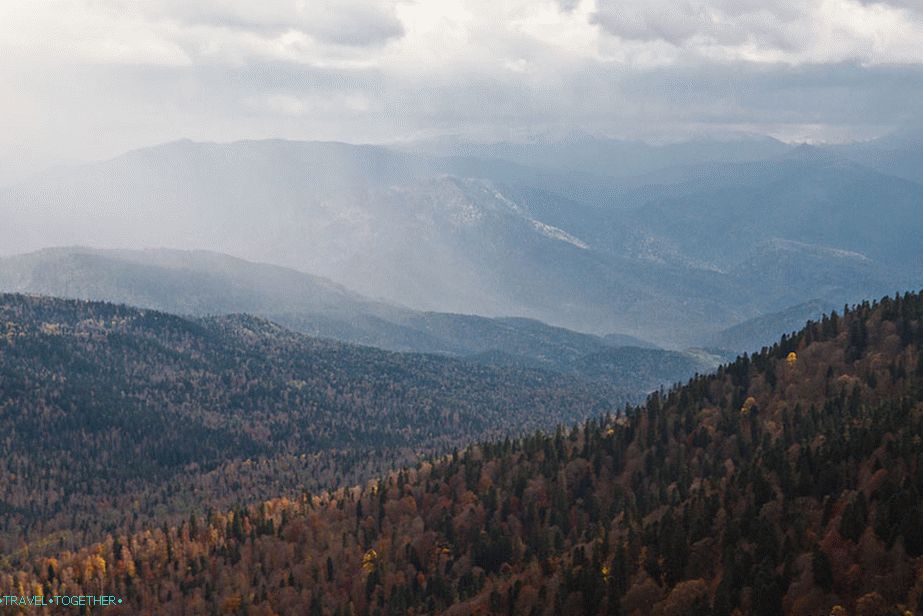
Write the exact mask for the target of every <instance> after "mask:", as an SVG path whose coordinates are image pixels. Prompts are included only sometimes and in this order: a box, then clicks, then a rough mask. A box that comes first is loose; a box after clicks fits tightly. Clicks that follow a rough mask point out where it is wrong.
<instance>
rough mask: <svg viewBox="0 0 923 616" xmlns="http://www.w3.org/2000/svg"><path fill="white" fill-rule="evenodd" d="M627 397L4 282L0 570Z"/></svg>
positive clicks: (245, 322) (243, 321) (253, 323)
mask: <svg viewBox="0 0 923 616" xmlns="http://www.w3.org/2000/svg"><path fill="white" fill-rule="evenodd" d="M620 396H621V394H619V393H618V392H615V391H613V390H611V389H607V388H606V387H604V386H601V385H600V384H596V385H594V386H593V387H592V388H591V387H590V386H589V385H585V384H583V383H581V382H579V381H576V380H574V379H570V378H568V377H564V376H561V375H555V374H551V373H547V372H542V371H534V370H533V371H528V370H520V369H513V368H499V367H498V368H493V367H486V366H482V365H477V364H469V363H465V362H461V361H456V360H451V359H447V358H444V357H437V356H431V355H419V354H399V353H390V352H385V351H379V350H376V349H371V348H367V347H359V346H351V345H346V344H341V343H336V342H331V341H325V340H319V339H314V338H309V337H306V336H304V335H300V334H295V333H292V332H290V331H288V330H285V329H283V328H281V327H278V326H276V325H274V324H272V323H270V322H268V321H264V320H260V319H257V318H253V317H248V316H231V317H215V318H207V319H198V320H191V319H185V318H180V317H176V316H172V315H169V314H164V313H161V312H155V311H150V310H137V309H133V308H127V307H124V306H117V305H112V304H105V303H95V302H83V301H65V300H58V299H50V298H43V297H31V296H23V295H3V296H0V553H2V554H3V555H4V558H3V561H2V562H0V566H10V565H15V564H16V563H17V562H18V561H19V560H20V559H22V558H24V557H25V556H27V555H29V554H30V553H31V554H34V553H51V551H57V550H60V549H64V548H68V549H69V548H71V547H78V546H81V545H86V544H87V543H90V542H91V541H96V540H98V539H100V538H101V537H103V536H104V534H105V533H106V532H112V531H115V530H117V529H126V530H129V531H130V530H131V529H133V528H141V525H142V523H146V522H150V521H152V520H156V521H157V522H158V523H159V522H163V521H167V522H171V523H172V522H173V521H176V520H178V519H179V518H177V517H175V515H181V516H182V517H187V516H188V515H189V514H190V513H192V512H195V511H198V512H199V513H200V515H201V513H202V512H204V507H205V504H207V505H210V506H212V507H215V508H217V509H224V508H229V507H231V506H233V505H235V504H236V503H239V502H246V503H253V502H259V501H262V500H265V499H268V498H273V497H280V496H289V497H297V496H298V495H300V494H302V493H303V492H304V491H306V490H307V491H312V492H315V491H320V490H322V489H327V488H335V487H337V486H338V485H353V484H355V483H358V482H361V481H365V480H367V479H368V478H370V477H373V476H377V475H380V474H381V473H384V472H387V471H389V470H390V469H392V468H398V467H400V466H403V465H407V464H412V463H415V462H416V461H417V460H418V459H419V458H420V456H424V455H429V456H432V455H441V454H443V453H447V452H450V451H451V450H452V449H453V448H455V447H461V446H464V445H466V444H469V443H471V442H472V441H474V440H476V439H482V438H489V437H494V438H502V437H503V436H505V435H506V434H508V433H511V432H518V431H520V430H523V429H528V430H533V429H538V428H541V427H553V426H554V425H555V424H556V423H558V422H560V421H565V420H567V421H571V420H573V419H575V418H585V417H588V416H591V415H594V414H600V413H602V412H604V411H606V410H607V409H610V408H611V407H610V405H611V404H613V403H614V402H617V401H618V400H620Z"/></svg>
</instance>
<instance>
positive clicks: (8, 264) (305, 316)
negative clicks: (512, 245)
mask: <svg viewBox="0 0 923 616" xmlns="http://www.w3.org/2000/svg"><path fill="white" fill-rule="evenodd" d="M0 291H7V292H14V293H33V294H42V295H51V296H57V297H69V298H77V299H83V300H98V301H108V302H115V303H120V304H126V305H130V306H138V307H142V308H151V309H156V310H163V311H167V312H172V313H178V314H185V315H191V316H199V317H201V316H208V315H226V314H237V313H248V314H252V315H258V316H261V317H264V318H266V319H269V320H271V321H273V322H275V323H278V324H281V325H283V326H285V327H288V328H290V329H292V330H295V331H298V332H302V333H306V334H309V335H311V336H317V337H322V338H330V339H334V340H339V341H342V342H350V343H355V344H362V345H366V346H373V347H378V348H382V349H386V350H390V351H404V352H408V351H409V352H420V353H435V354H441V355H449V356H453V357H458V358H464V359H467V360H470V361H474V362H477V363H481V364H494V365H506V366H519V367H527V368H532V369H542V370H550V371H554V372H558V373H566V374H570V375H573V376H579V377H582V378H585V379H590V380H603V381H605V382H607V383H609V384H610V385H613V386H616V387H619V388H622V389H624V390H626V391H634V392H635V393H636V394H637V395H639V396H642V395H644V394H646V393H647V392H648V391H651V390H652V389H656V388H658V387H660V386H661V385H669V384H671V383H674V382H677V381H681V380H685V379H687V378H689V377H690V376H692V375H693V374H694V373H696V372H705V371H708V370H710V369H712V368H714V367H715V366H716V365H717V363H718V361H719V359H718V358H715V357H711V356H709V355H707V354H702V353H700V352H696V353H693V352H677V351H668V350H662V349H659V348H656V347H655V346H654V345H651V344H650V343H647V342H645V341H643V340H639V339H636V338H633V337H631V336H625V335H618V334H609V335H608V336H605V337H600V336H595V335H592V334H585V333H580V332H575V331H571V330H567V329H564V328H560V327H552V326H549V325H546V324H544V323H542V322H540V321H536V320H534V319H525V318H513V317H506V318H499V317H496V318H486V317H480V316H475V315H462V314H451V313H437V312H422V311H416V310H411V309H409V308H405V307H401V306H396V305H393V304H387V303H384V302H381V301H374V300H371V299H369V298H366V297H364V296H361V295H359V294H358V293H355V292H352V291H349V290H348V289H346V288H344V287H342V286H340V285H337V284H335V283H333V282H331V281H329V280H326V279H323V278H320V277H317V276H312V275H309V274H304V273H302V272H298V271H295V270H292V269H288V268H284V267H280V266H274V265H267V264H260V263H252V262H248V261H244V260H242V259H237V258H234V257H230V256H227V255H222V254H218V253H210V252H205V251H177V250H166V249H157V250H154V249H152V250H97V249H88V248H59V249H47V250H43V251H39V252H36V253H31V254H26V255H20V256H15V257H8V258H0ZM619 347H637V348H636V349H634V350H629V349H624V348H619ZM636 356H637V357H638V358H640V357H641V356H643V357H646V358H647V360H646V361H634V360H635V358H636Z"/></svg>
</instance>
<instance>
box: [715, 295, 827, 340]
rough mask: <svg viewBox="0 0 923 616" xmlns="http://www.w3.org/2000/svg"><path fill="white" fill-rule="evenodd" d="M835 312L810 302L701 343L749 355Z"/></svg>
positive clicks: (753, 320)
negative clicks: (784, 335)
mask: <svg viewBox="0 0 923 616" xmlns="http://www.w3.org/2000/svg"><path fill="white" fill-rule="evenodd" d="M835 309H836V308H835V307H834V306H831V305H830V304H826V303H824V302H822V301H820V300H812V301H809V302H805V303H803V304H798V305H797V306H791V307H789V308H786V309H785V310H782V311H780V312H773V313H770V314H764V315H760V316H758V317H755V318H752V319H748V320H747V321H744V322H743V323H738V324H737V325H734V326H731V327H729V328H727V329H725V330H722V331H720V332H718V333H716V334H713V335H712V336H709V337H708V338H707V339H705V340H704V341H703V344H704V345H705V346H709V347H717V348H719V349H727V350H729V351H734V352H737V353H753V352H755V351H759V350H760V349H761V348H763V347H764V346H767V345H770V344H772V343H773V341H774V340H776V339H778V337H779V334H780V333H788V332H794V331H797V330H798V329H800V328H801V326H802V325H804V323H806V322H808V321H817V320H819V319H820V318H821V316H823V315H824V314H829V313H830V312H832V311H833V310H835Z"/></svg>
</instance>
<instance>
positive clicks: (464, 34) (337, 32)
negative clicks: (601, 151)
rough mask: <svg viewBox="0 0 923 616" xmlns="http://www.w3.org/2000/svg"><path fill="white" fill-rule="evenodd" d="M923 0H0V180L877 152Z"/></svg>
mask: <svg viewBox="0 0 923 616" xmlns="http://www.w3.org/2000/svg"><path fill="white" fill-rule="evenodd" d="M921 7H923V0H881V1H872V0H595V1H594V0H548V1H543V0H522V1H519V0H407V1H403V0H397V1H395V0H369V1H360V0H258V1H257V0H30V1H16V0H0V92H2V94H0V114H2V117H3V119H4V121H3V124H2V126H3V132H2V133H0V165H5V166H6V171H7V174H9V173H11V171H10V169H14V168H17V167H27V166H29V165H31V164H33V162H34V161H39V162H42V163H44V162H47V161H55V160H68V159H94V158H100V157H106V156H110V155H114V154H116V153H118V152H121V151H123V150H126V149H129V148H134V147H139V146H144V145H148V144H152V143H157V142H163V141H168V140H172V139H177V138H180V137H189V138H192V139H197V140H214V141H227V140H233V139H239V138H260V137H285V138H293V139H341V140H347V141H373V142H380V141H388V140H396V139H409V138H416V137H422V136H430V135H438V134H447V133H448V134H467V135H472V136H476V137H478V138H509V137H514V138H520V137H523V136H529V135H535V134H542V133H546V132H550V133H552V134H558V133H566V132H568V131H571V130H580V131H586V132H591V133H598V134H606V135H620V136H661V137H663V136H667V137H677V136H683V135H690V134H700V133H703V132H712V131H734V130H743V131H753V132H763V133H768V134H772V135H775V136H778V137H781V138H783V139H787V140H813V141H823V140H828V141H830V140H843V139H847V138H850V137H858V138H863V137H869V136H874V135H877V134H880V133H882V132H886V131H888V130H889V129H891V128H892V127H897V126H902V125H906V124H908V123H911V122H914V120H915V119H916V118H917V117H919V116H923V44H921V41H923V8H921Z"/></svg>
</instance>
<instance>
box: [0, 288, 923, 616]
mask: <svg viewBox="0 0 923 616" xmlns="http://www.w3.org/2000/svg"><path fill="white" fill-rule="evenodd" d="M921 353H923V296H921V295H909V294H908V295H905V296H902V297H895V298H886V299H884V300H882V301H880V302H875V303H872V304H869V303H866V304H863V305H860V306H857V307H855V308H853V309H850V310H847V311H845V312H844V314H842V315H836V314H833V315H831V316H829V317H824V318H823V319H821V320H820V321H819V322H812V323H809V324H808V326H807V327H806V328H805V329H803V330H802V331H801V332H800V333H798V334H796V335H794V336H792V337H790V338H783V339H782V340H781V342H780V343H778V344H776V345H774V346H773V347H772V348H766V349H764V350H763V351H762V352H760V353H758V354H755V355H753V356H752V357H747V356H744V357H741V358H740V359H738V360H737V361H736V362H734V363H732V364H730V365H728V366H726V367H724V368H722V369H720V370H719V371H718V372H717V373H716V374H714V375H712V376H706V377H699V378H696V379H694V380H692V381H690V382H689V383H688V384H687V385H685V386H683V387H678V388H675V389H672V390H670V391H669V392H666V393H661V394H656V395H653V396H652V397H651V398H650V399H649V400H648V402H647V404H646V405H645V406H644V407H643V408H637V409H633V410H629V411H628V412H627V413H626V414H624V415H621V416H608V417H605V418H601V419H597V420H590V421H587V422H586V423H583V424H582V426H579V427H574V428H572V429H566V430H565V429H560V430H558V431H557V432H556V433H554V434H547V435H542V434H536V435H535V436H530V437H525V438H522V439H515V440H503V441H495V442H493V443H490V444H484V445H482V446H478V447H472V448H470V449H466V450H464V451H463V452H461V453H458V454H453V455H451V456H450V457H448V458H445V459H441V460H438V461H435V462H433V463H423V464H420V465H419V466H417V467H416V468H415V469H413V470H405V471H401V472H398V473H392V474H390V475H389V476H387V477H386V478H384V479H382V480H380V481H375V482H372V483H369V484H367V485H365V486H364V487H362V488H354V489H348V490H339V491H336V492H333V493H325V494H320V495H314V496H304V497H303V498H300V499H276V500H272V501H268V502H266V503H264V504H262V505H259V506H254V507H251V508H246V509H233V510H230V511H229V510H218V509H216V510H214V511H212V512H211V513H210V514H209V515H208V516H206V517H204V518H203V517H190V518H189V519H187V520H184V521H183V522H182V523H181V524H179V525H177V526H172V527H166V526H165V527H164V528H162V529H148V530H144V531H143V532H131V531H130V530H128V529H120V530H118V531H117V532H115V533H113V534H112V535H111V536H110V537H108V538H107V539H106V540H105V541H104V542H102V543H100V544H97V545H93V546H90V547H88V548H86V549H84V550H81V551H79V552H77V553H64V554H60V555H59V556H58V557H56V558H54V559H51V558H35V559H33V560H32V561H30V563H29V564H28V566H25V567H24V568H23V569H22V570H21V571H20V572H19V573H16V574H8V575H5V576H3V578H2V579H0V585H2V586H3V587H6V588H16V587H17V586H18V587H19V588H25V589H33V588H34V589H35V591H36V592H45V593H46V594H47V593H65V592H66V593H73V594H78V593H80V592H86V591H87V590H88V589H92V590H93V591H96V590H99V591H100V592H105V593H112V594H115V595H118V596H121V597H123V598H124V599H125V601H126V603H125V604H124V605H123V606H120V607H118V608H113V609H112V610H111V611H110V612H109V613H112V614H118V613H123V614H138V613H157V614H180V613H186V614H209V613H211V614H214V613H218V614H304V613H309V614H336V615H340V614H352V613H356V614H405V613H415V614H424V613H426V614H429V613H446V614H625V615H645V614H658V615H667V614H670V615H674V614H688V615H690V616H691V615H708V614H713V615H720V616H725V615H730V614H757V615H766V616H770V615H771V616H775V615H777V614H782V613H787V614H799V615H800V614H803V615H806V616H807V615H814V614H837V615H843V614H861V615H863V616H872V615H885V614H900V615H906V614H915V613H919V612H920V611H921V610H923V559H921V557H923V525H921V524H920V521H921V519H923V500H921V493H923V473H921V464H923V447H921V438H923V357H921Z"/></svg>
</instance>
